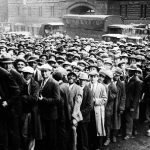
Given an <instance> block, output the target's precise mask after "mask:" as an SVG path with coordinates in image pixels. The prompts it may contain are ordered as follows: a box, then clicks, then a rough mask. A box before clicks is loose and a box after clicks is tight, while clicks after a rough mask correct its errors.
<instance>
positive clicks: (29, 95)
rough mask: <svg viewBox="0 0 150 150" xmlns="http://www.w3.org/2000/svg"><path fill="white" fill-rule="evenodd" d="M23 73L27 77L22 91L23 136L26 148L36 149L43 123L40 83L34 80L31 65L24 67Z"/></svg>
mask: <svg viewBox="0 0 150 150" xmlns="http://www.w3.org/2000/svg"><path fill="white" fill-rule="evenodd" d="M22 73H23V76H24V79H25V84H24V85H23V90H22V92H21V101H22V116H21V123H22V127H21V131H22V132H21V137H22V148H23V149H24V150H26V149H28V150H31V149H34V148H35V140H37V139H38V140H39V139H41V138H42V133H41V123H40V119H39V113H38V105H37V101H38V96H39V84H38V83H37V82H36V81H35V80H34V78H33V73H34V69H33V68H32V67H30V66H27V67H24V68H23V69H22Z"/></svg>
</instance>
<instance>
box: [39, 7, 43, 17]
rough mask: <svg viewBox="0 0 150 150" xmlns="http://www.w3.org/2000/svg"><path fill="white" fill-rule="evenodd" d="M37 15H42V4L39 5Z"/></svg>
mask: <svg viewBox="0 0 150 150" xmlns="http://www.w3.org/2000/svg"><path fill="white" fill-rule="evenodd" d="M39 16H40V17H41V16H42V6H40V7H39Z"/></svg>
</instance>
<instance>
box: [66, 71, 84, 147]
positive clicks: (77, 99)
mask: <svg viewBox="0 0 150 150" xmlns="http://www.w3.org/2000/svg"><path fill="white" fill-rule="evenodd" d="M67 77H68V83H69V91H70V100H69V103H70V114H71V117H72V119H71V123H72V128H71V130H70V135H71V138H70V144H69V146H70V147H69V149H70V150H76V149H77V147H76V145H77V131H76V130H77V125H78V122H79V121H81V120H83V116H82V114H81V111H80V107H81V103H82V98H83V90H82V89H81V87H80V86H78V85H77V84H76V81H77V75H76V73H74V72H70V73H68V75H67Z"/></svg>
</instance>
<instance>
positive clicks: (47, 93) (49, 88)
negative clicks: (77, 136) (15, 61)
mask: <svg viewBox="0 0 150 150" xmlns="http://www.w3.org/2000/svg"><path fill="white" fill-rule="evenodd" d="M39 68H40V70H41V74H42V77H43V81H42V84H41V87H40V94H39V100H38V103H39V109H40V112H41V122H42V126H43V131H42V133H43V139H42V145H41V146H42V147H41V148H42V149H44V150H49V149H51V150H55V149H56V142H57V137H56V135H57V132H56V121H57V119H58V113H57V105H58V103H59V102H60V88H59V84H58V82H57V81H56V80H54V79H53V78H52V75H51V72H52V67H51V66H50V65H49V64H44V65H42V66H40V67H39Z"/></svg>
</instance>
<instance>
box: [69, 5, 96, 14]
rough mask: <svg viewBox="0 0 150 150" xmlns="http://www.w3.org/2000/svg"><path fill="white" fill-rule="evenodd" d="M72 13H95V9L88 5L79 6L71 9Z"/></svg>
mask: <svg viewBox="0 0 150 150" xmlns="http://www.w3.org/2000/svg"><path fill="white" fill-rule="evenodd" d="M70 14H80V15H85V14H95V11H94V10H93V9H91V8H90V7H87V6H78V7H75V8H73V9H71V10H70Z"/></svg>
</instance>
